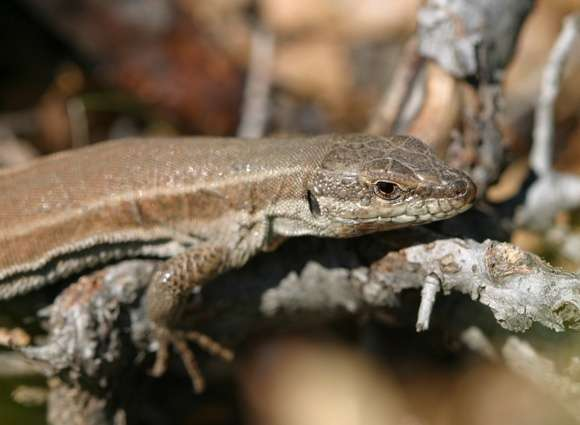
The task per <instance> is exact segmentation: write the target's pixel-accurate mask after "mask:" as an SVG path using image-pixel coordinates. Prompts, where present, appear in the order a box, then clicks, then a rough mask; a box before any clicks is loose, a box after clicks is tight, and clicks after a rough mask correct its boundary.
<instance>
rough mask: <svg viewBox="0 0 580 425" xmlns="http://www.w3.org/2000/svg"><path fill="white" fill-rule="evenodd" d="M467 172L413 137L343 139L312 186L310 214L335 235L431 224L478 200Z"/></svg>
mask: <svg viewBox="0 0 580 425" xmlns="http://www.w3.org/2000/svg"><path fill="white" fill-rule="evenodd" d="M475 195H476V187H475V185H474V184H473V182H472V180H471V179H470V178H469V176H468V175H467V174H465V173H464V172H462V171H459V170H456V169H453V168H451V167H449V166H448V165H447V164H446V163H445V162H443V161H441V160H439V159H438V158H437V157H436V155H435V153H434V152H433V151H432V150H431V149H430V148H429V147H428V146H427V145H425V144H424V143H423V142H421V141H420V140H418V139H415V138H413V137H407V136H394V137H378V136H369V135H350V136H348V137H341V136H337V139H336V144H333V148H332V149H331V150H330V152H328V154H327V155H326V156H325V157H324V158H323V160H322V162H321V163H320V166H319V168H318V169H317V170H316V172H314V173H313V175H312V178H311V180H310V181H309V184H308V188H307V200H308V206H309V209H310V213H311V214H312V215H313V217H314V218H315V219H318V220H319V222H320V223H324V224H323V226H324V228H325V229H324V233H326V234H327V235H329V236H355V235H359V234H364V233H369V232H373V231H380V230H388V229H393V228H398V227H403V226H409V225H415V224H422V223H429V222H432V221H436V220H442V219H446V218H449V217H452V216H454V215H456V214H459V213H461V212H463V211H465V210H466V209H468V208H469V207H470V206H471V205H472V203H473V202H474V199H475Z"/></svg>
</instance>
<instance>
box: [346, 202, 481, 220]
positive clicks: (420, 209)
mask: <svg viewBox="0 0 580 425" xmlns="http://www.w3.org/2000/svg"><path fill="white" fill-rule="evenodd" d="M470 207H471V203H468V204H466V203H464V202H461V201H455V200H448V201H446V202H441V201H439V202H436V203H435V207H432V206H431V207H429V208H426V207H424V203H421V204H419V205H409V206H408V207H407V208H406V209H405V210H404V211H402V212H401V213H399V214H397V215H393V216H388V215H384V216H382V215H377V216H374V217H353V218H350V217H349V218H345V217H335V220H336V221H338V222H340V223H342V224H348V225H356V224H393V225H405V224H406V225H412V224H424V223H430V222H432V221H439V220H444V219H446V218H451V217H453V216H455V215H457V214H460V213H462V212H464V211H466V210H468V209H469V208H470Z"/></svg>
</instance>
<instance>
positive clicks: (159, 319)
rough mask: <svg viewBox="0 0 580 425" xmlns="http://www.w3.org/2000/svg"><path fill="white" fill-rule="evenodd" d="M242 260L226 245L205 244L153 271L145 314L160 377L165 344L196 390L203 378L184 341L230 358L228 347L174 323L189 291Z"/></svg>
mask: <svg viewBox="0 0 580 425" xmlns="http://www.w3.org/2000/svg"><path fill="white" fill-rule="evenodd" d="M245 262H246V259H244V258H235V259H234V258H232V256H231V255H230V250H228V249H227V248H224V247H223V246H219V245H215V244H209V243H208V244H202V245H200V246H198V247H195V248H193V249H191V250H189V251H186V252H184V253H182V254H179V255H177V256H175V257H173V258H171V259H169V260H168V261H166V262H165V263H163V264H162V265H161V266H160V268H159V269H158V270H157V271H156V272H155V274H154V275H153V278H152V281H151V284H150V286H149V288H148V290H147V294H146V298H145V303H146V312H147V316H148V318H149V320H151V322H152V323H153V326H154V330H155V333H156V337H157V339H158V341H159V350H158V352H157V358H156V361H155V365H154V367H153V371H152V372H153V374H154V375H156V376H159V375H161V374H162V373H163V372H164V371H165V367H166V363H167V358H168V347H169V345H173V346H174V347H175V348H176V349H177V351H178V352H179V353H180V355H181V357H182V359H183V362H184V365H185V367H186V369H187V372H188V373H189V375H190V376H191V378H192V381H193V385H194V389H195V391H196V392H201V391H203V388H204V381H203V378H202V376H201V373H200V372H199V370H198V367H197V363H196V361H195V358H194V356H193V353H192V352H191V350H190V349H189V348H188V346H187V341H195V342H197V343H198V344H199V345H200V346H201V347H203V348H205V349H206V350H208V351H210V352H211V353H212V354H216V355H218V356H220V357H222V358H225V359H231V358H233V353H232V352H231V351H230V350H228V349H226V348H223V347H222V346H220V345H219V344H218V343H216V342H215V341H213V340H211V339H210V338H209V337H207V336H205V335H203V334H200V333H199V332H195V331H190V332H187V331H179V330H177V329H175V326H176V325H177V324H178V323H179V320H180V318H181V317H182V314H183V311H184V309H185V307H186V306H187V304H188V301H189V300H190V299H191V295H192V294H195V293H198V292H199V291H201V288H202V287H203V285H205V284H206V283H208V282H210V281H211V280H213V279H214V278H215V277H216V276H217V275H219V274H221V273H223V272H225V271H227V270H229V269H232V268H236V267H241V266H242V265H243V264H244V263H245Z"/></svg>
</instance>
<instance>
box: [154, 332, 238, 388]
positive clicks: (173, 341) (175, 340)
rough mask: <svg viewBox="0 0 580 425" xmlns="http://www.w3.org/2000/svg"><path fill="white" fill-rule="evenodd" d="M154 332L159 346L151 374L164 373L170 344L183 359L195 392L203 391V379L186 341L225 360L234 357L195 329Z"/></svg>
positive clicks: (159, 374)
mask: <svg viewBox="0 0 580 425" xmlns="http://www.w3.org/2000/svg"><path fill="white" fill-rule="evenodd" d="M156 333H157V335H156V338H157V340H158V342H159V348H158V350H157V355H156V357H155V364H154V365H153V368H152V369H151V375H153V376H156V377H159V376H161V375H163V374H164V373H165V371H166V370H167V363H168V360H169V346H170V345H172V346H173V347H175V349H176V350H177V352H178V353H179V356H180V357H181V360H182V361H183V365H184V366H185V369H186V370H187V373H188V375H189V377H190V378H191V381H192V383H193V390H194V391H195V393H196V394H199V393H201V392H203V390H204V389H205V379H204V378H203V375H202V373H201V371H200V369H199V366H198V364H197V360H196V359H195V354H194V353H193V351H192V350H191V349H190V348H189V346H188V345H187V342H188V341H193V342H195V343H196V344H197V345H198V346H199V347H201V348H203V349H204V350H206V351H207V352H208V353H210V354H213V355H214V356H218V357H221V358H222V359H223V360H225V361H232V360H233V358H234V353H233V351H231V350H229V349H228V348H226V347H224V346H222V345H221V344H219V343H218V342H216V341H214V340H213V339H211V338H210V337H208V336H207V335H204V334H202V333H200V332H197V331H175V330H169V329H157V331H156Z"/></svg>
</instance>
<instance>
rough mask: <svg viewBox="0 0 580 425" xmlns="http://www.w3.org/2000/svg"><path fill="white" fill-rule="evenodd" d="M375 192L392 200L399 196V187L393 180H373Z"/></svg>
mask: <svg viewBox="0 0 580 425" xmlns="http://www.w3.org/2000/svg"><path fill="white" fill-rule="evenodd" d="M375 193H376V194H377V195H378V196H379V197H381V198H383V199H386V200H387V201H393V200H395V199H397V198H398V197H399V196H401V188H400V187H399V186H398V185H396V184H395V183H393V182H387V181H378V182H375Z"/></svg>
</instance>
